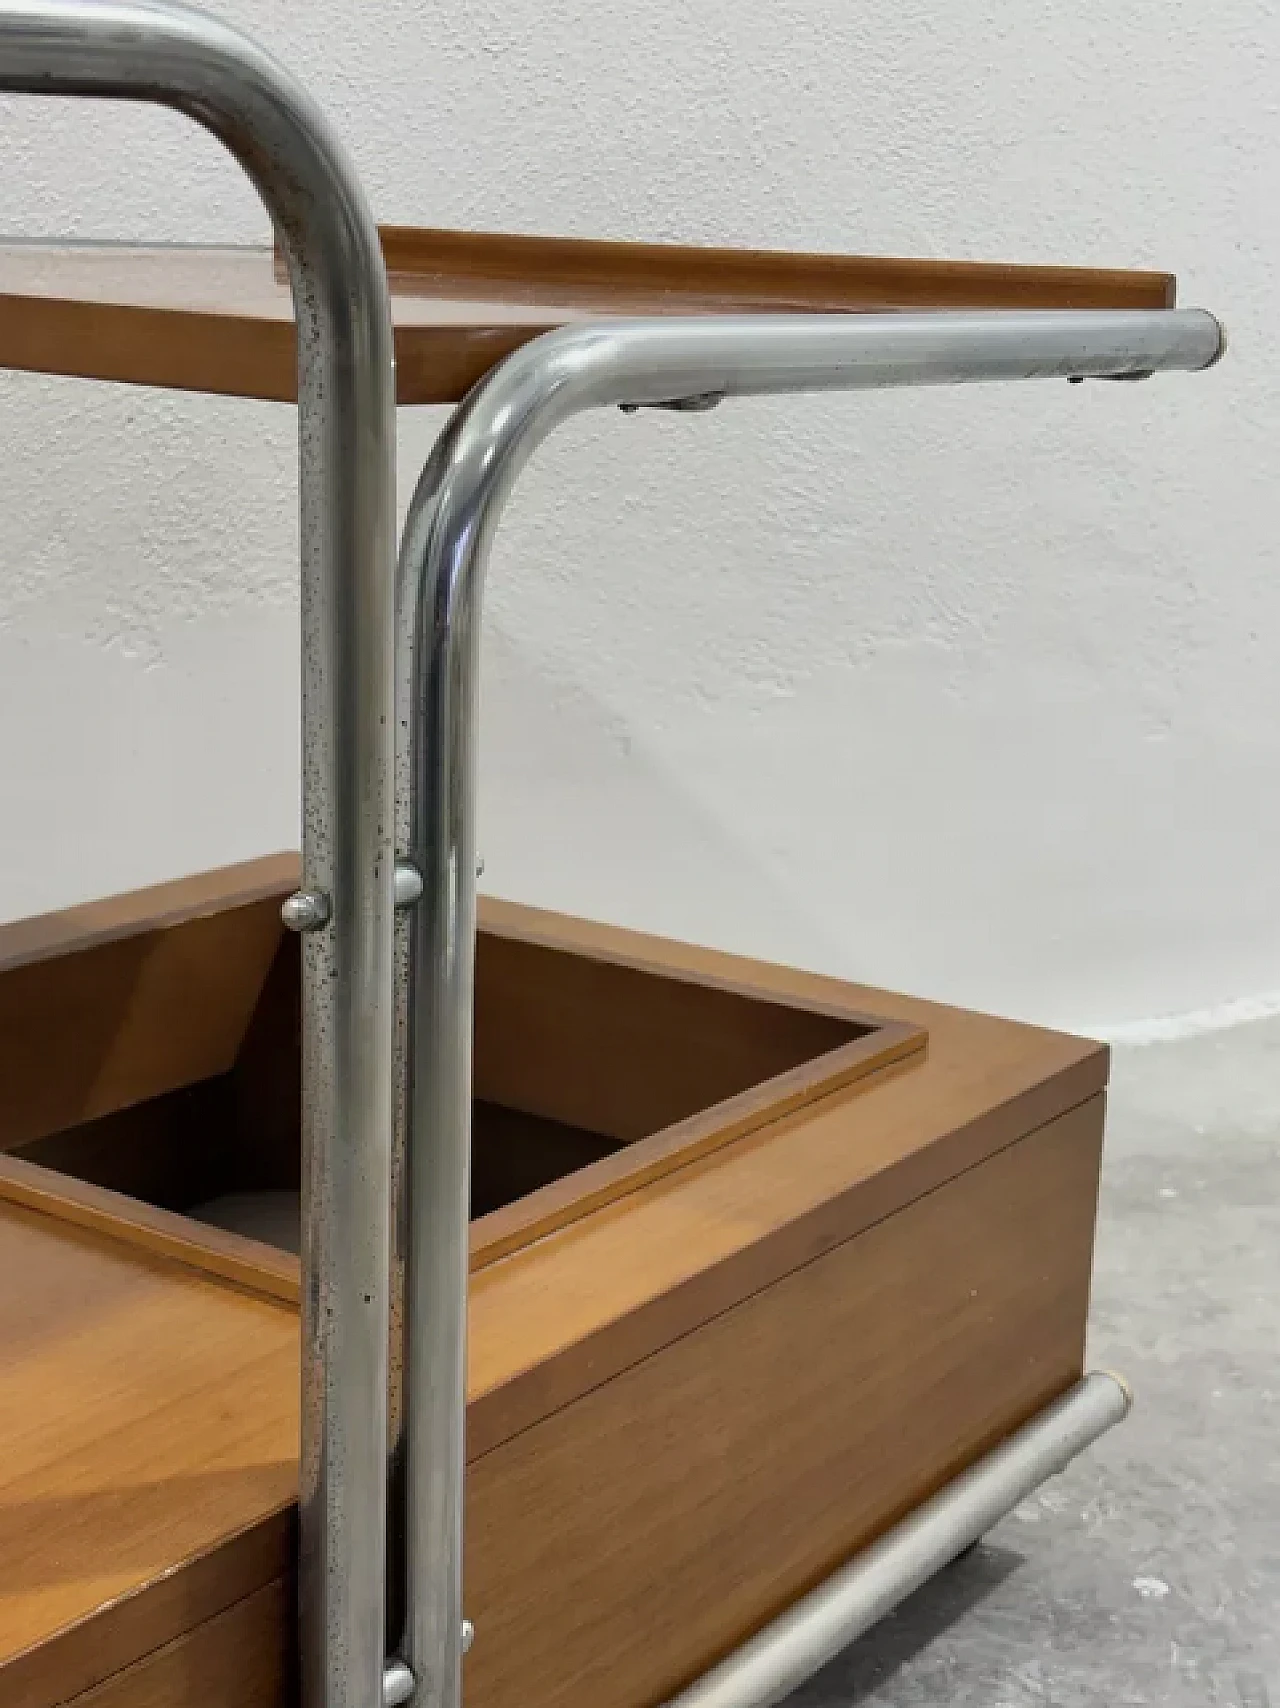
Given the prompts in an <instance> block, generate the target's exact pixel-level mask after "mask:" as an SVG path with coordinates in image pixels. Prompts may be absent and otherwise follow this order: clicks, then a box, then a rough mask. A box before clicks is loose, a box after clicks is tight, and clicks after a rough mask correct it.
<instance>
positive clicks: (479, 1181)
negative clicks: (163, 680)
mask: <svg viewBox="0 0 1280 1708" xmlns="http://www.w3.org/2000/svg"><path fill="white" fill-rule="evenodd" d="M294 879H295V862H294V861H293V859H292V858H291V857H280V858H277V859H273V860H268V861H262V862H257V863H254V864H253V865H250V866H246V867H241V868H236V869H234V870H231V871H227V872H222V873H214V874H211V875H208V876H205V877H201V878H196V879H190V880H186V881H184V882H182V883H178V884H172V885H167V886H162V887H161V888H158V889H154V890H151V891H148V892H143V893H141V894H138V895H133V896H127V897H121V898H116V899H114V900H112V901H109V902H104V903H100V904H94V905H91V906H89V907H84V908H78V909H74V910H71V911H70V912H68V913H64V914H60V915H55V916H50V917H47V918H44V919H40V920H33V921H29V922H25V923H23V924H20V925H15V926H9V927H6V928H3V929H0V1151H2V1152H3V1153H5V1154H3V1155H0V1587H2V1588H3V1595H2V1596H0V1702H3V1703H4V1705H5V1708H52V1705H53V1704H55V1703H63V1702H67V1701H76V1702H78V1703H80V1704H82V1708H134V1705H135V1704H145V1705H146V1708H170V1705H172V1708H179V1705H181V1708H188V1705H190V1708H194V1705H195V1704H197V1703H198V1704H199V1705H200V1708H276V1705H279V1704H284V1703H288V1702H290V1701H291V1700H292V1698H293V1696H294V1694H295V1689H296V1685H295V1674H294V1667H293V1647H294V1615H293V1595H294V1591H293V1583H292V1554H293V1510H292V1501H293V1497H294V1492H295V1485H296V1453H297V1445H296V1443H297V1428H298V1350H297V1322H296V1300H297V1294H298V1266H297V1259H296V1257H295V1255H294V1253H293V1250H292V1249H290V1248H291V1247H294V1246H295V1245H296V1227H297V1211H296V1190H297V1179H298V1057H297V975H296V943H295V942H294V941H293V940H292V939H289V938H288V937H286V936H285V935H284V934H283V932H282V931H281V928H280V925H279V903H280V900H281V898H282V897H283V895H284V894H286V893H287V892H288V890H289V889H290V888H291V887H292V885H293V882H294ZM476 1027H477V1037H476V1106H475V1164H476V1166H475V1190H474V1195H473V1206H474V1219H473V1239H472V1268H473V1277H472V1296H471V1313H470V1359H471V1377H470V1403H469V1424H468V1428H469V1440H468V1452H469V1458H468V1467H469V1468H468V1484H467V1503H468V1510H467V1525H468V1529H467V1564H466V1573H467V1591H466V1610H467V1613H468V1616H469V1617H470V1618H471V1619H472V1620H473V1621H474V1623H475V1626H476V1642H475V1647H474V1649H473V1650H472V1652H471V1654H470V1656H469V1657H468V1659H467V1662H466V1690H467V1702H468V1708H514V1705H515V1704H517V1703H518V1704H519V1708H651V1705H656V1704H658V1703H660V1702H662V1701H663V1700H664V1699H665V1698H666V1697H667V1696H668V1695H669V1694H670V1693H671V1692H672V1691H674V1690H675V1689H676V1688H678V1687H679V1686H680V1685H681V1684H682V1683H684V1682H686V1681H688V1680H689V1679H690V1678H692V1677H693V1676H695V1675H696V1674H697V1673H699V1672H700V1671H702V1670H703V1669H704V1668H705V1667H707V1666H708V1665H710V1664H711V1663H712V1662H713V1661H715V1660H716V1659H717V1658H719V1657H720V1656H721V1655H723V1654H724V1653H725V1652H726V1651H727V1650H728V1649H730V1648H731V1647H732V1646H733V1645H735V1644H736V1643H737V1642H739V1641H740V1640H741V1639H742V1638H743V1637H744V1636H746V1635H747V1634H748V1633H749V1632H751V1631H752V1630H753V1629H755V1628H757V1627H758V1626H760V1625H761V1624H762V1623H764V1622H765V1621H767V1620H768V1619H769V1618H770V1617H771V1616H772V1615H774V1614H775V1613H777V1612H778V1611H779V1610H780V1609H781V1608H783V1607H784V1606H786V1605H787V1604H788V1603H789V1602H791V1601H792V1600H794V1599H795V1598H796V1597H797V1596H798V1595H800V1594H801V1593H802V1592H803V1591H804V1590H806V1589H807V1588H809V1587H810V1586H811V1585H812V1584H814V1583H815V1582H816V1581H818V1580H819V1579H820V1578H821V1577H823V1576H824V1575H825V1574H826V1573H827V1572H829V1571H830V1570H831V1569H832V1567H833V1566H835V1565H836V1564H838V1563H839V1562H840V1561H841V1560H843V1559H845V1558H846V1557H848V1556H849V1555H850V1554H852V1553H853V1552H854V1551H856V1550H857V1549H858V1548H860V1547H862V1546H863V1545H865V1544H866V1543H867V1542H868V1541H869V1540H870V1539H871V1538H873V1537H874V1536H876V1535H877V1534H878V1533H879V1532H881V1531H882V1530H884V1529H885V1528H886V1527H887V1526H888V1525H890V1524H891V1523H892V1522H894V1521H895V1520H896V1519H897V1518H899V1517H900V1516H901V1515H902V1514H904V1513H905V1512H907V1511H908V1510H910V1509H911V1508H912V1507H913V1506H914V1505H916V1504H917V1503H918V1502H919V1501H920V1500H922V1499H923V1498H924V1497H926V1496H927V1495H928V1494H929V1493H931V1492H932V1491H933V1490H935V1489H936V1488H937V1487H938V1486H939V1485H940V1484H942V1483H943V1482H944V1481H946V1480H947V1479H948V1478H949V1477H951V1476H952V1475H953V1474H954V1473H955V1472H956V1471H958V1470H959V1469H960V1468H962V1467H963V1466H964V1465H966V1464H967V1463H969V1462H971V1461H972V1460H973V1459H974V1458H976V1457H977V1456H978V1455H980V1454H981V1453H982V1452H983V1451H985V1450H986V1449H987V1448H989V1447H990V1446H991V1445H992V1444H994V1443H995V1442H996V1441H998V1440H999V1439H1000V1438H1001V1437H1002V1436H1004V1435H1005V1434H1007V1433H1008V1432H1009V1431H1011V1430H1012V1429H1013V1428H1015V1427H1016V1426H1017V1425H1019V1424H1020V1423H1022V1422H1023V1421H1024V1420H1025V1419H1026V1418H1028V1417H1029V1416H1030V1415H1031V1414H1032V1413H1034V1412H1035V1411H1036V1410H1038V1409H1039V1408H1040V1407H1041V1406H1043V1405H1044V1404H1045V1403H1046V1402H1047V1401H1048V1400H1050V1399H1051V1398H1053V1397H1054V1396H1055V1395H1057V1394H1058V1393H1060V1392H1061V1391H1063V1390H1064V1389H1066V1388H1067V1387H1068V1386H1069V1385H1070V1384H1071V1383H1072V1382H1073V1381H1074V1380H1075V1379H1076V1378H1077V1377H1078V1376H1079V1374H1080V1372H1081V1367H1082V1358H1083V1344H1084V1327H1085V1316H1086V1309H1087V1303H1088V1293H1089V1271H1090V1260H1091V1246H1092V1238H1093V1225H1094V1208H1095V1197H1096V1189H1097V1179H1098V1166H1099V1156H1100V1146H1101V1137H1102V1116H1103V1091H1104V1085H1105V1079H1106V1057H1105V1052H1104V1051H1103V1050H1101V1049H1100V1048H1099V1047H1097V1046H1096V1045H1092V1044H1088V1043H1083V1042H1081V1041H1079V1040H1076V1039H1071V1038H1065V1037H1061V1036H1058V1035H1055V1034H1050V1033H1046V1032H1043V1031H1038V1030H1035V1029H1032V1028H1029V1027H1025V1026H1021V1025H1015V1024H1013V1023H1010V1022H1007V1021H1002V1020H995V1019H990V1018H988V1017H985V1016H981V1015H976V1014H970V1013H966V1012H962V1011H958V1010H955V1009H947V1008H942V1007H939V1006H936V1005H933V1004H929V1003H925V1002H919V1001H912V1000H907V999H905V998H902V997H897V996H891V995H889V994H887V993H883V992H879V991H870V990H864V989H859V988H851V987H849V986H846V985H843V984H840V983H837V982H835V981H832V980H829V979H821V978H816V977H812V976H808V975H804V974H801V973H796V972H789V971H785V970H782V969H778V968H772V967H764V966H760V965H757V964H754V963H749V962H745V961H741V960H737V959H734V958H731V957H728V956H724V955H719V954H711V953H708V952H705V951H701V950H696V949H692V948H686V947H683V946H679V945H675V944H670V943H662V942H658V941H655V940H652V939H647V938H642V937H638V936H635V935H633V934H630V933H626V932H622V931H617V930H612V929H606V928H603V927H599V926H594V925H587V924H584V923H581V922H578V921H573V920H569V919H564V918H560V917H556V916H552V915H547V914H542V913H538V912H534V911H532V910H529V909H525V908H521V907H516V906H512V905H509V904H503V903H496V902H488V903H484V904H482V908H481V931H480V939H479V945H478V967H477V1001H476ZM246 1230H247V1231H246ZM254 1231H256V1232H257V1233H259V1234H262V1235H266V1236H268V1237H267V1238H253V1237H249V1235H250V1233H253V1232H254Z"/></svg>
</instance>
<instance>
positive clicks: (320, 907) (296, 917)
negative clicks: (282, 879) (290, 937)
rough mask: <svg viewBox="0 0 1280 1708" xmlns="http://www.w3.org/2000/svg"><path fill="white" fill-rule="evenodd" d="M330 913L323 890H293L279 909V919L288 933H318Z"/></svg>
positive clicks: (330, 908)
mask: <svg viewBox="0 0 1280 1708" xmlns="http://www.w3.org/2000/svg"><path fill="white" fill-rule="evenodd" d="M332 912H333V907H332V904H331V902H330V900H329V898H328V896H327V895H326V894H325V892H324V891H323V890H295V891H294V893H293V894H292V895H291V896H290V897H289V899H288V900H287V901H286V902H285V903H284V905H283V907H282V908H281V909H280V918H281V920H282V921H283V922H284V924H285V927H286V928H287V929H288V930H290V931H319V930H320V928H321V926H323V925H327V924H328V923H329V917H330V915H331V914H332Z"/></svg>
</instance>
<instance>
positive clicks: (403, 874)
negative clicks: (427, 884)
mask: <svg viewBox="0 0 1280 1708" xmlns="http://www.w3.org/2000/svg"><path fill="white" fill-rule="evenodd" d="M395 892H396V906H397V907H412V906H413V904H414V902H415V901H419V900H421V897H422V873H421V872H420V871H419V870H418V868H417V867H416V866H415V865H414V864H413V862H412V860H397V861H396V876H395Z"/></svg>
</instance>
